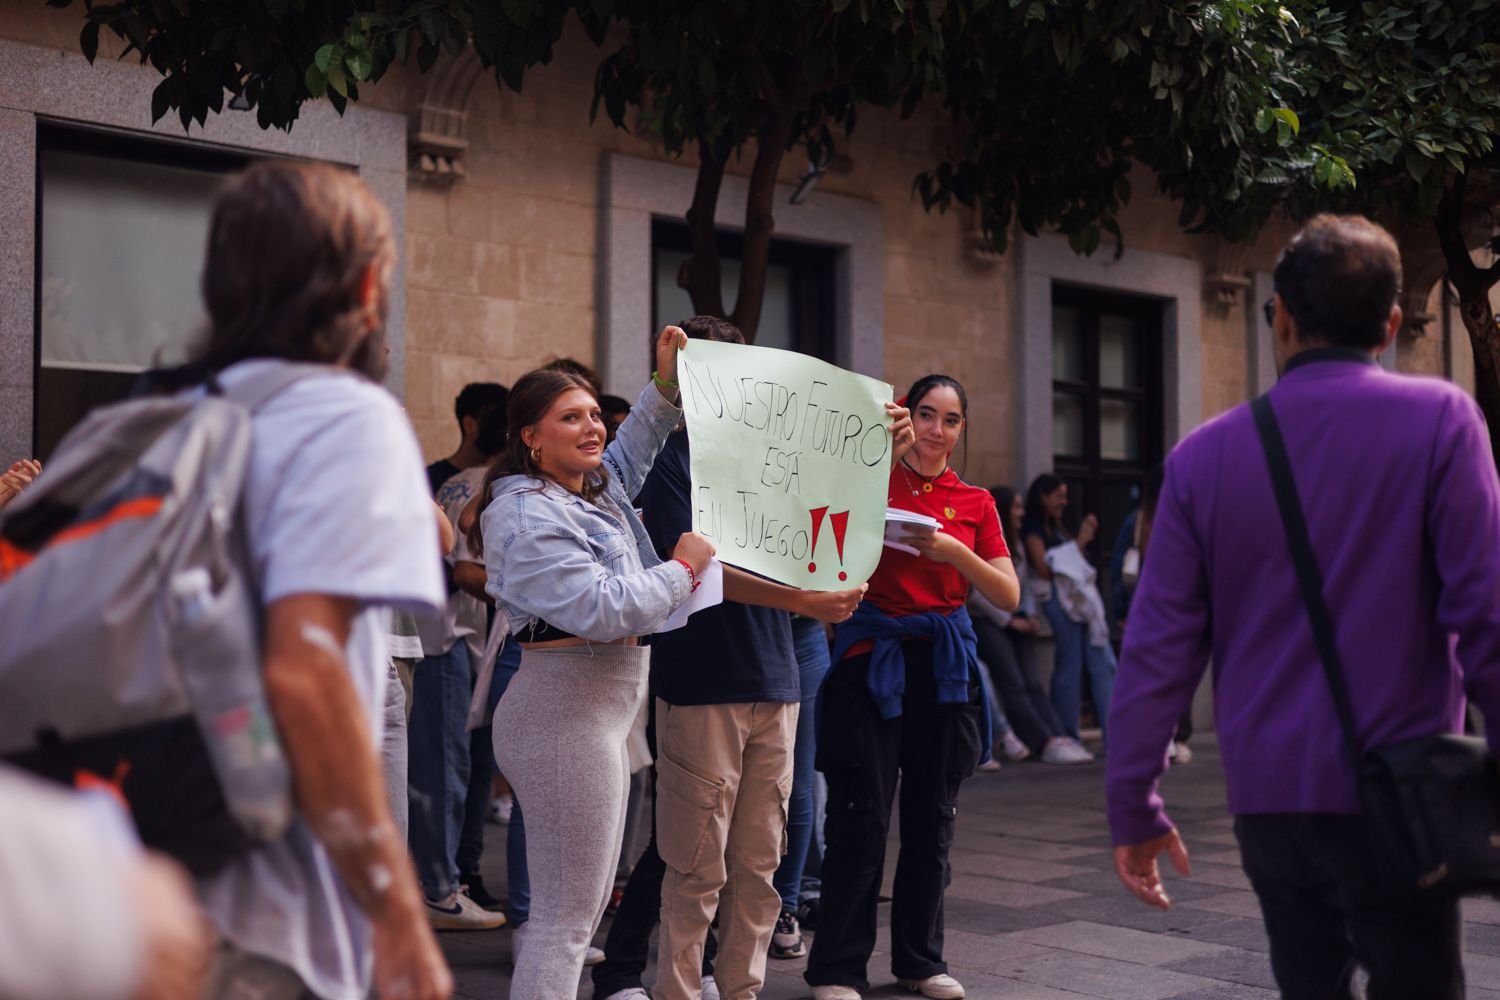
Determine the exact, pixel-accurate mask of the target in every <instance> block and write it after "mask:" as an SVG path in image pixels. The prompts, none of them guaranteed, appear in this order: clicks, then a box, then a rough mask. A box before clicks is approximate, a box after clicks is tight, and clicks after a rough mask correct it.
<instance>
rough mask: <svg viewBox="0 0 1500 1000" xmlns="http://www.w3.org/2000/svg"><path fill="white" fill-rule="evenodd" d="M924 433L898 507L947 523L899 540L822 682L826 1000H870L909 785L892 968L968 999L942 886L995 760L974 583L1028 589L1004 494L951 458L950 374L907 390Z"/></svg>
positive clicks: (911, 985)
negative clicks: (954, 963) (949, 959)
mask: <svg viewBox="0 0 1500 1000" xmlns="http://www.w3.org/2000/svg"><path fill="white" fill-rule="evenodd" d="M905 405H906V406H908V407H909V408H910V409H911V414H912V425H913V428H914V429H915V431H916V441H915V443H914V444H913V445H912V448H911V450H910V451H909V452H907V453H906V455H905V456H903V457H902V458H901V459H900V460H899V461H897V462H896V463H895V465H893V467H892V469H891V478H890V484H889V495H888V503H889V505H890V506H892V507H899V508H902V509H904V510H910V511H917V512H920V513H924V514H928V515H930V516H932V517H934V518H936V519H937V520H938V521H939V522H940V523H941V525H942V528H941V530H939V531H935V532H931V533H928V534H922V533H916V534H913V535H912V536H910V537H908V538H907V539H906V542H907V543H908V544H909V545H910V546H911V547H912V548H914V549H916V550H917V554H916V555H910V554H907V553H904V552H900V551H898V550H896V549H892V548H887V549H886V550H885V551H884V554H883V555H882V557H881V560H880V565H879V566H878V567H877V568H876V570H875V575H874V576H873V577H871V579H870V589H869V590H868V591H867V592H866V594H865V600H864V603H863V604H861V605H860V607H859V609H858V610H857V611H856V612H855V613H854V616H853V617H852V618H850V619H849V620H848V621H847V622H845V623H844V624H842V625H840V626H839V627H838V630H837V632H836V633H835V636H834V645H833V661H834V667H833V670H832V672H831V673H830V674H829V676H828V679H827V680H826V681H825V682H824V685H823V694H822V698H823V715H822V724H821V728H820V730H819V733H818V768H819V770H821V771H822V772H823V773H824V775H825V776H826V777H827V779H828V813H827V822H826V826H825V835H826V839H827V853H826V855H825V858H824V862H823V898H822V905H821V916H820V917H819V921H818V933H817V935H816V936H815V937H814V939H813V947H812V954H811V956H810V957H809V959H808V964H807V973H806V979H807V982H808V983H809V984H810V985H811V986H812V987H813V996H814V997H815V998H816V1000H858V997H859V995H860V994H859V991H860V990H862V989H865V988H867V987H868V986H869V981H868V978H867V975H866V972H867V968H866V967H867V965H868V963H869V959H870V954H871V952H872V951H873V950H874V947H875V924H876V920H875V911H876V903H877V900H878V899H879V893H880V883H881V878H882V874H883V872H884V869H885V842H886V832H887V829H888V828H889V826H890V818H891V806H892V803H893V801H894V798H895V790H896V783H897V782H896V778H897V774H898V773H899V774H900V776H901V782H900V785H901V855H900V859H899V860H898V862H897V865H896V882H895V887H894V889H893V891H892V894H891V895H892V902H891V972H892V973H893V974H894V975H895V976H896V978H897V979H898V980H900V982H901V985H902V986H903V987H905V988H906V989H908V990H911V991H913V992H917V993H921V994H922V995H923V996H928V997H948V998H953V997H962V996H963V995H964V990H963V987H962V986H961V985H959V983H958V982H957V981H956V980H954V979H953V977H952V976H949V975H948V967H947V965H946V963H944V961H943V891H944V890H945V889H946V887H947V884H948V875H949V871H948V848H949V845H951V844H952V842H953V829H954V817H955V815H956V812H957V799H958V786H959V783H960V782H962V781H963V779H964V778H966V777H967V776H968V775H969V774H971V773H972V772H973V771H974V768H975V767H976V766H978V764H979V763H980V761H981V759H982V758H984V757H987V756H988V755H989V747H990V720H989V717H988V708H987V705H986V703H985V701H984V699H983V696H982V695H981V688H980V682H979V675H978V671H979V661H978V657H977V655H976V653H975V639H974V628H973V624H972V623H971V622H970V620H969V615H968V612H967V610H965V607H964V603H965V600H966V599H967V597H968V594H969V589H970V587H973V588H975V589H977V590H978V591H979V592H980V593H982V594H983V595H984V596H985V597H986V598H987V599H989V600H990V601H991V602H992V603H993V604H995V605H997V606H998V607H1001V608H1005V609H1014V608H1015V606H1016V603H1017V601H1018V599H1019V597H1020V585H1019V583H1018V582H1017V580H1016V572H1015V567H1014V566H1013V565H1012V563H1011V560H1010V558H1009V553H1008V551H1007V550H1006V547H1005V540H1004V537H1003V535H1002V533H1001V529H1000V520H999V517H998V516H997V514H996V512H995V501H994V499H993V498H992V497H991V496H990V494H989V493H988V491H986V490H982V489H978V488H976V487H973V486H970V485H968V484H967V483H965V482H964V481H963V480H962V479H960V478H959V477H958V475H957V474H956V473H954V471H953V469H952V468H951V467H950V466H949V464H948V459H949V456H951V455H952V454H953V450H954V448H955V447H957V445H958V442H959V439H960V438H961V437H962V436H963V432H964V426H965V423H966V420H967V416H968V401H967V398H966V397H965V395H964V390H963V386H961V385H959V383H958V382H957V381H955V380H954V379H952V378H949V377H948V376H946V375H927V376H924V377H922V378H920V379H918V380H917V382H916V384H915V385H913V386H912V387H911V391H910V392H908V393H907V396H906V400H905Z"/></svg>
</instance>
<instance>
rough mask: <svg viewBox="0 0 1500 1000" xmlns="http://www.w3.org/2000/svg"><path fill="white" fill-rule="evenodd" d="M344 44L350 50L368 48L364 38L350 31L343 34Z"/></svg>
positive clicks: (356, 32)
mask: <svg viewBox="0 0 1500 1000" xmlns="http://www.w3.org/2000/svg"><path fill="white" fill-rule="evenodd" d="M344 42H345V44H347V45H348V46H349V48H351V49H364V48H366V47H367V46H368V43H367V42H366V40H365V36H364V35H362V34H360V33H359V32H358V31H350V32H347V33H345V35H344Z"/></svg>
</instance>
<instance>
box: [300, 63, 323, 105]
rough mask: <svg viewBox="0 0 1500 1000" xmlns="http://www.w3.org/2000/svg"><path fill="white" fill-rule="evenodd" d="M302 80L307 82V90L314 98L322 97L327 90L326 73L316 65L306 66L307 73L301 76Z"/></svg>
mask: <svg viewBox="0 0 1500 1000" xmlns="http://www.w3.org/2000/svg"><path fill="white" fill-rule="evenodd" d="M302 82H303V83H306V84H307V92H308V93H309V94H311V95H312V96H313V97H314V98H319V97H322V96H323V95H324V94H325V93H327V92H328V74H326V73H324V72H322V71H321V70H319V69H318V67H316V66H309V67H307V73H306V75H305V76H304V77H303V78H302Z"/></svg>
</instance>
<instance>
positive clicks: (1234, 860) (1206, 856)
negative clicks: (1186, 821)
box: [1188, 843, 1240, 865]
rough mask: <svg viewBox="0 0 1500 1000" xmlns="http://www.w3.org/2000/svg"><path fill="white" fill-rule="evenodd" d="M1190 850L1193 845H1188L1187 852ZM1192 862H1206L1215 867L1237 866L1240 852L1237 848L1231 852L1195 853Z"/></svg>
mask: <svg viewBox="0 0 1500 1000" xmlns="http://www.w3.org/2000/svg"><path fill="white" fill-rule="evenodd" d="M1192 848H1193V845H1192V844H1191V843H1189V844H1188V850H1192ZM1193 860H1194V861H1207V862H1210V863H1211V864H1216V865H1237V864H1239V863H1240V852H1239V849H1238V848H1236V849H1235V850H1232V851H1198V852H1196V853H1195V855H1194V857H1193Z"/></svg>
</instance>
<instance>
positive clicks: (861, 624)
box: [818, 602, 995, 764]
mask: <svg viewBox="0 0 1500 1000" xmlns="http://www.w3.org/2000/svg"><path fill="white" fill-rule="evenodd" d="M907 639H928V640H931V642H932V673H933V678H934V680H936V682H937V700H938V704H939V705H964V704H968V701H969V684H970V682H971V681H972V682H974V683H978V682H979V674H978V672H979V655H978V653H977V652H976V651H975V650H976V648H977V646H978V640H977V639H976V638H975V636H974V622H973V620H972V619H970V618H969V612H968V609H967V608H965V607H963V606H962V605H960V606H959V607H957V608H955V609H954V610H953V611H950V612H949V613H948V614H946V615H945V614H939V613H937V612H935V611H929V612H926V613H925V614H920V615H902V616H900V617H895V616H892V615H888V614H886V613H885V612H884V611H881V610H880V609H879V608H877V607H876V606H875V605H873V604H870V603H869V602H865V603H863V604H861V605H860V606H859V607H858V608H856V609H855V611H854V615H853V617H851V618H850V619H849V620H848V621H846V622H844V623H843V624H841V625H840V626H838V629H837V630H836V631H835V632H834V637H833V662H834V664H835V665H836V664H838V663H840V662H842V661H843V659H844V656H845V654H846V653H848V651H849V648H850V647H851V646H853V645H854V644H855V643H859V642H866V641H873V642H874V643H875V648H874V650H873V651H872V652H871V653H870V670H869V674H868V675H867V683H868V685H869V688H870V699H871V700H872V701H874V702H875V708H876V709H877V710H878V711H879V712H880V717H881V718H882V719H894V718H896V717H897V716H898V715H900V714H901V699H902V696H903V695H905V694H906V656H905V654H904V653H902V651H901V643H902V642H904V641H905V640H907ZM979 704H980V719H981V722H980V728H979V736H980V750H979V762H980V763H981V764H982V763H984V762H985V761H987V760H989V759H990V746H991V744H992V743H994V740H995V720H994V718H993V717H992V716H991V714H990V703H989V699H988V698H985V697H981V698H980V699H979ZM822 715H823V712H822V697H821V695H820V696H819V701H818V717H819V719H821V718H822Z"/></svg>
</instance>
